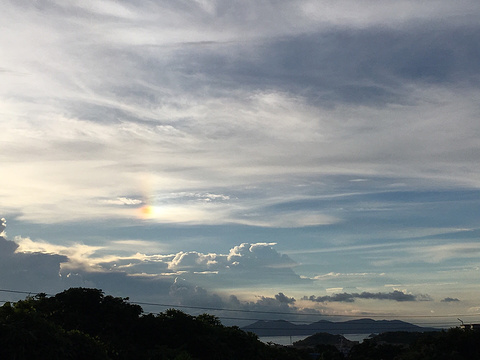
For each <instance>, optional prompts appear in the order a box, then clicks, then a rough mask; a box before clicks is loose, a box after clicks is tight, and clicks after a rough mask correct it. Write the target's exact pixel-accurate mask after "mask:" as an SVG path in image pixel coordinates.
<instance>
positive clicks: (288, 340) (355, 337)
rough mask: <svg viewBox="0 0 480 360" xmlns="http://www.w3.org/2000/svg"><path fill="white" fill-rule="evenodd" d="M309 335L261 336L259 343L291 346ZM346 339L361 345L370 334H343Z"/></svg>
mask: <svg viewBox="0 0 480 360" xmlns="http://www.w3.org/2000/svg"><path fill="white" fill-rule="evenodd" d="M309 336H310V335H301V336H261V337H259V339H260V341H262V342H264V343H274V344H278V345H292V344H293V343H294V342H295V341H300V340H303V339H305V338H307V337H309ZM343 336H344V337H345V338H346V339H348V340H350V341H358V342H359V343H361V342H362V341H363V340H365V339H366V338H368V337H369V336H370V334H345V335H343Z"/></svg>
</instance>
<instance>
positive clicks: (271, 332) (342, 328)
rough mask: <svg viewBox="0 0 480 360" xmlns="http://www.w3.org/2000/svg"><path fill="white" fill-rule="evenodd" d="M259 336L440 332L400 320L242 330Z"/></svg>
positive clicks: (279, 323)
mask: <svg viewBox="0 0 480 360" xmlns="http://www.w3.org/2000/svg"><path fill="white" fill-rule="evenodd" d="M242 329H243V330H244V331H250V332H253V333H255V334H257V335H258V336H301V335H313V334H315V333H319V332H324V333H329V334H334V335H337V334H371V333H376V334H380V333H384V332H387V331H409V332H412V331H416V332H426V331H438V330H439V329H435V328H430V327H421V326H417V325H414V324H410V323H407V322H405V321H400V320H372V319H357V320H349V321H344V322H333V321H327V320H320V321H317V322H314V323H311V324H300V325H296V324H292V323H291V322H288V321H285V320H273V321H270V320H260V321H257V322H255V323H253V324H250V325H248V326H245V327H243V328H242Z"/></svg>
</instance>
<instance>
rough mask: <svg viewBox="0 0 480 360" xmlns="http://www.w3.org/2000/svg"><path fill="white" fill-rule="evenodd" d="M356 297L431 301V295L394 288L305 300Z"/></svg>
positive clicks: (347, 300)
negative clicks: (388, 291) (376, 291)
mask: <svg viewBox="0 0 480 360" xmlns="http://www.w3.org/2000/svg"><path fill="white" fill-rule="evenodd" d="M356 299H367V300H393V301H399V302H404V301H431V298H430V296H428V295H424V294H420V295H413V294H407V293H404V292H402V291H398V290H394V291H392V292H390V293H382V292H378V293H371V292H362V293H351V294H349V293H341V294H334V295H327V296H315V295H312V296H305V297H303V300H310V301H314V302H354V301H355V300H356Z"/></svg>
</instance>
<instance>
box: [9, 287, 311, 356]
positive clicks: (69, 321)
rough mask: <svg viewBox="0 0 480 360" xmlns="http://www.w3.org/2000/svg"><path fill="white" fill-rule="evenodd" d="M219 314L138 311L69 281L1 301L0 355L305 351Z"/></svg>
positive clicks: (269, 353) (123, 301) (294, 353)
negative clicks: (272, 341) (51, 292)
mask: <svg viewBox="0 0 480 360" xmlns="http://www.w3.org/2000/svg"><path fill="white" fill-rule="evenodd" d="M307 358H308V355H307V354H306V353H302V352H300V351H297V350H295V349H291V348H286V347H275V346H269V345H266V344H264V343H262V342H261V341H259V340H258V338H257V336H256V335H254V334H252V333H247V332H245V331H243V330H241V329H240V328H238V327H227V326H223V325H222V324H221V323H220V321H219V320H218V318H216V317H215V316H212V315H208V314H203V315H199V316H191V315H188V314H186V313H184V312H182V311H179V310H175V309H170V310H167V311H165V312H163V313H160V314H158V315H152V314H144V313H143V312H142V308H141V307H140V306H139V305H135V304H131V303H129V302H128V299H126V298H125V299H124V298H118V297H113V296H110V295H107V296H105V295H104V293H103V292H102V291H101V290H98V289H86V288H71V289H69V290H66V291H63V292H61V293H59V294H57V295H55V296H51V297H48V296H46V295H45V294H38V295H36V296H34V297H27V298H26V299H25V300H21V301H18V302H14V303H9V302H7V303H5V304H4V305H3V306H2V307H0V359H15V360H21V359H78V360H80V359H82V360H83V359H89V360H97V359H98V360H104V359H111V360H116V359H138V360H142V359H165V360H167V359H176V360H188V359H222V360H223V359H238V360H240V359H248V360H254V359H307Z"/></svg>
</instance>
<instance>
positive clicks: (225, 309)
mask: <svg viewBox="0 0 480 360" xmlns="http://www.w3.org/2000/svg"><path fill="white" fill-rule="evenodd" d="M0 292H5V293H13V294H27V295H32V294H41V293H42V292H34V291H19V290H9V289H0ZM43 294H45V295H47V296H54V295H51V294H47V293H43ZM129 303H131V304H136V305H144V306H159V307H164V308H185V309H195V310H210V311H226V312H237V313H252V314H269V315H284V316H285V315H288V316H300V315H301V316H310V317H319V316H321V317H345V318H367V317H368V318H373V317H376V318H379V317H383V318H385V317H390V318H391V317H394V318H397V319H398V318H438V319H440V318H451V317H455V318H457V317H464V318H465V317H471V316H480V313H472V314H447V315H432V314H430V315H396V314H363V315H348V314H324V313H291V312H285V311H264V310H248V309H229V308H220V307H207V306H191V305H177V304H165V303H152V302H140V301H130V300H129ZM218 317H219V318H224V319H232V320H247V319H245V318H227V317H221V316H218ZM250 320H265V319H250Z"/></svg>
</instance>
